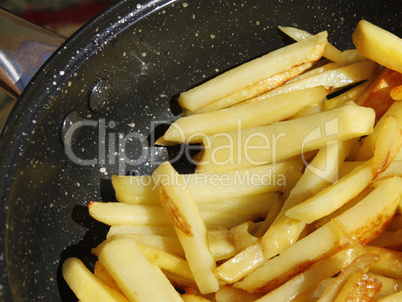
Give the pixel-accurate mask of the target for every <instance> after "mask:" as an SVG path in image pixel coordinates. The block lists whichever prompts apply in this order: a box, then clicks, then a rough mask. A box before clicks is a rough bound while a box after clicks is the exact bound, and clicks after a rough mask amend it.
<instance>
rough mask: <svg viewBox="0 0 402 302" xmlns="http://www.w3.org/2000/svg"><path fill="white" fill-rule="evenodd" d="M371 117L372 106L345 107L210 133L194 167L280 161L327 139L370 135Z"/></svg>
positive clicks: (219, 168) (222, 169) (225, 168)
mask: <svg viewBox="0 0 402 302" xmlns="http://www.w3.org/2000/svg"><path fill="white" fill-rule="evenodd" d="M374 119H375V114H374V110H373V109H371V108H364V107H358V106H344V107H340V108H336V109H333V110H329V111H325V112H322V113H317V114H314V115H310V116H307V117H304V118H300V119H296V120H290V121H283V122H278V123H276V124H272V125H268V126H263V127H256V128H249V129H243V130H241V131H233V132H229V133H227V134H225V135H215V136H211V137H208V139H204V145H205V151H204V154H203V158H202V160H201V162H200V163H199V165H198V166H197V168H196V170H197V171H198V172H204V173H212V172H214V173H216V172H221V173H223V172H225V171H230V170H234V169H240V168H246V167H250V166H253V165H264V164H268V163H272V162H275V161H281V160H284V159H287V158H289V157H292V156H295V155H298V154H302V153H304V152H307V151H311V150H317V149H320V148H322V147H325V146H326V145H327V144H329V143H330V142H334V141H344V140H349V139H352V138H354V137H359V136H361V135H367V134H370V133H371V132H372V130H373V125H374ZM294 129H298V131H294Z"/></svg>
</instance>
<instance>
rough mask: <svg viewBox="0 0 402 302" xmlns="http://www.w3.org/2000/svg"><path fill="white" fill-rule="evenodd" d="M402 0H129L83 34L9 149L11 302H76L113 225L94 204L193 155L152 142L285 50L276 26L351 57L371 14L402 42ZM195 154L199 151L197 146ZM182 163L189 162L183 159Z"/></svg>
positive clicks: (3, 253)
mask: <svg viewBox="0 0 402 302" xmlns="http://www.w3.org/2000/svg"><path fill="white" fill-rule="evenodd" d="M400 12H401V5H400V1H399V0H396V1H385V2H384V1H364V2H362V1H356V2H352V1H346V0H341V1H333V0H328V1H323V0H322V1H306V0H304V1H296V0H294V1H289V0H283V1H281V0H275V1H272V0H270V1H261V0H260V1H226V0H224V1H217V0H214V1H206V0H202V1H193V0H187V1H167V0H162V1H156V0H155V1H150V2H144V1H123V2H120V3H118V4H116V5H114V6H113V7H112V8H111V9H109V10H107V11H106V12H104V13H102V14H101V15H99V16H98V17H97V18H95V19H94V20H93V21H91V22H90V23H89V24H87V25H86V26H84V27H83V28H82V30H80V31H79V32H77V34H76V35H74V36H73V37H72V38H71V39H69V40H68V41H67V42H66V44H65V45H64V46H63V47H61V48H60V50H59V51H58V52H57V53H56V54H55V55H54V56H53V57H52V58H51V59H50V61H49V62H48V63H47V64H46V65H45V66H44V67H43V68H42V69H41V70H40V72H39V73H38V74H37V75H36V76H35V77H34V79H33V81H32V82H31V84H30V85H29V86H28V87H27V89H26V90H25V91H24V93H23V95H22V96H21V99H20V102H19V104H18V105H17V106H16V107H15V109H14V111H13V113H12V118H11V119H10V120H9V121H8V123H7V125H6V128H5V129H4V131H3V134H2V137H1V141H0V156H1V166H0V169H1V178H0V188H1V189H0V195H1V199H0V200H1V212H0V222H1V226H0V234H1V237H0V269H1V271H0V300H1V301H3V300H4V301H74V300H75V298H74V295H73V294H72V293H71V291H70V290H69V289H68V287H67V285H66V284H65V282H64V281H63V280H62V278H61V264H62V261H63V260H64V259H65V258H66V257H68V256H78V257H80V258H81V259H83V260H84V261H85V263H86V264H88V265H91V264H93V261H94V258H93V257H92V256H91V254H90V249H91V248H92V247H94V246H96V244H97V243H99V242H100V241H101V240H102V239H103V238H104V236H105V233H106V228H105V227H104V226H102V225H100V224H99V223H96V222H94V221H93V220H92V219H91V218H90V217H88V214H87V210H86V206H87V204H88V203H89V201H91V200H104V201H109V200H114V193H113V190H112V188H111V184H110V177H111V175H112V174H128V173H136V174H149V173H151V171H152V170H153V169H154V168H155V167H156V165H157V164H158V163H159V162H161V161H163V160H166V159H169V158H170V159H172V160H173V161H174V163H175V165H176V167H177V168H178V169H179V170H180V171H184V172H185V171H190V170H191V169H192V167H191V166H190V165H189V164H188V163H186V162H185V161H183V160H181V158H182V157H183V156H180V155H181V154H180V152H182V151H183V149H180V148H172V149H165V148H161V147H154V146H153V143H152V142H153V141H154V139H155V138H157V137H158V135H160V134H161V132H162V131H163V130H164V129H166V125H167V124H168V123H169V121H172V120H174V119H175V118H177V117H178V116H179V114H180V111H179V108H178V105H177V103H176V97H177V95H178V94H179V93H180V92H181V91H183V90H186V89H188V88H190V87H192V86H195V85H197V84H199V83H201V82H203V81H205V80H206V79H208V78H210V77H213V76H214V75H216V74H219V73H221V72H223V71H224V70H227V69H229V68H231V67H233V66H236V65H239V64H241V63H242V62H245V61H248V60H250V59H252V58H255V57H258V56H260V55H262V54H264V53H266V52H269V51H271V50H273V49H276V48H278V47H280V46H283V45H284V43H286V41H284V40H283V39H282V37H281V36H280V35H279V32H278V30H277V28H276V26H277V25H283V26H297V27H299V28H302V29H305V30H307V31H310V32H312V33H316V32H318V31H321V30H328V33H329V37H330V38H329V39H330V41H331V42H333V43H334V44H335V45H336V46H338V47H339V48H340V49H346V48H351V47H353V45H352V42H351V33H352V32H353V29H354V27H355V25H356V24H357V22H358V21H359V20H360V19H362V18H365V19H367V20H369V21H371V22H373V23H376V24H378V25H380V26H382V27H383V28H385V29H387V30H390V31H392V32H394V33H395V34H397V35H399V36H400V35H401V21H400ZM190 152H191V150H190ZM179 158H180V159H179Z"/></svg>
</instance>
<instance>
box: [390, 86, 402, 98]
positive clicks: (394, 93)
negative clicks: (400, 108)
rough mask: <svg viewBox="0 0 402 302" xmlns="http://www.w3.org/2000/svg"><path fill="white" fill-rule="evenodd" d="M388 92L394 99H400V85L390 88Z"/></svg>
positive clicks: (401, 93) (401, 92) (401, 90)
mask: <svg viewBox="0 0 402 302" xmlns="http://www.w3.org/2000/svg"><path fill="white" fill-rule="evenodd" d="M389 94H390V96H391V98H392V99H393V100H394V101H402V85H399V86H396V87H394V88H392V89H391V92H390V93H389Z"/></svg>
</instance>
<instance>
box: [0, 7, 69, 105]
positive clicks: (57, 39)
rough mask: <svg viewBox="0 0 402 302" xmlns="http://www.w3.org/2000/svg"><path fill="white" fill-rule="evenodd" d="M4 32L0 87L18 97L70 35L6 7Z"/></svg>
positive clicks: (0, 23)
mask: <svg viewBox="0 0 402 302" xmlns="http://www.w3.org/2000/svg"><path fill="white" fill-rule="evenodd" d="M0 32H1V35H0V88H1V89H2V90H4V91H6V92H7V93H8V94H9V95H11V96H12V97H14V98H18V97H19V95H20V94H21V93H22V91H23V90H24V88H25V87H26V86H27V85H28V83H29V81H30V80H31V78H32V77H33V75H34V74H35V73H36V71H38V70H39V68H40V67H41V66H42V65H43V63H44V62H45V61H46V60H47V59H48V58H49V57H50V55H51V54H52V53H53V52H54V51H55V50H56V49H57V48H58V47H59V46H60V45H61V44H62V43H63V42H64V41H65V40H66V38H65V37H63V36H61V35H59V34H57V33H55V32H52V31H50V30H48V29H45V28H43V27H40V26H38V25H35V24H33V23H31V22H29V21H27V20H25V19H22V18H20V17H18V16H16V15H14V14H12V13H10V12H8V11H6V10H4V9H2V8H0Z"/></svg>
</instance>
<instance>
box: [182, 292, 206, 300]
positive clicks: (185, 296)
mask: <svg viewBox="0 0 402 302" xmlns="http://www.w3.org/2000/svg"><path fill="white" fill-rule="evenodd" d="M181 298H182V299H183V301H184V302H208V301H210V300H208V299H206V298H204V297H201V296H197V295H194V294H183V295H181Z"/></svg>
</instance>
